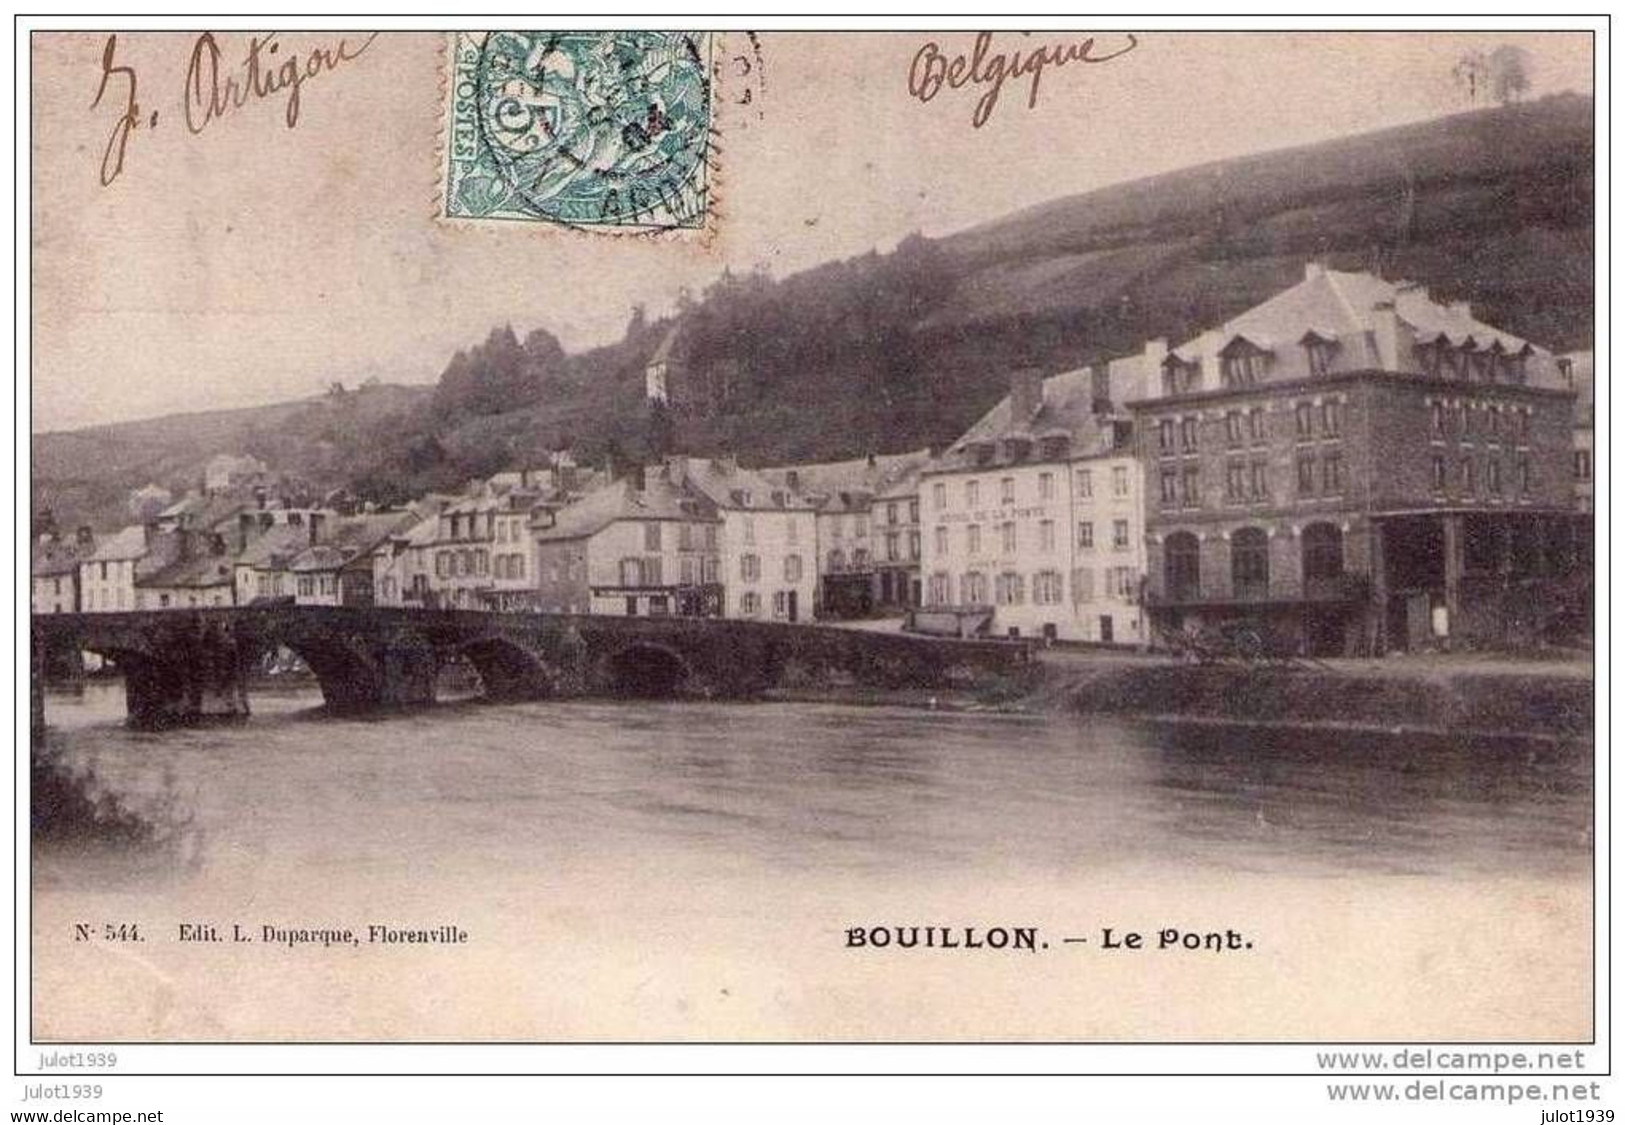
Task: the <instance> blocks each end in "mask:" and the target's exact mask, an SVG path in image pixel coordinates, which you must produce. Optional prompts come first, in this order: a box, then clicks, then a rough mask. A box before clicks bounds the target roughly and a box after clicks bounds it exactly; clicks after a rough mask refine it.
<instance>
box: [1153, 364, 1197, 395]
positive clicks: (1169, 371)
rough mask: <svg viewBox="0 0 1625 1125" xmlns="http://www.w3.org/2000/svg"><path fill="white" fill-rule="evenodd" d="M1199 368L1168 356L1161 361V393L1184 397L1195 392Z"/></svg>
mask: <svg viewBox="0 0 1625 1125" xmlns="http://www.w3.org/2000/svg"><path fill="white" fill-rule="evenodd" d="M1199 375H1200V368H1198V367H1197V365H1196V364H1194V363H1190V362H1187V361H1186V360H1183V359H1180V358H1179V357H1178V356H1177V355H1170V356H1169V357H1168V358H1167V359H1165V360H1163V361H1162V393H1163V394H1165V395H1184V394H1190V393H1191V392H1192V391H1194V390H1196V387H1197V380H1198V378H1199Z"/></svg>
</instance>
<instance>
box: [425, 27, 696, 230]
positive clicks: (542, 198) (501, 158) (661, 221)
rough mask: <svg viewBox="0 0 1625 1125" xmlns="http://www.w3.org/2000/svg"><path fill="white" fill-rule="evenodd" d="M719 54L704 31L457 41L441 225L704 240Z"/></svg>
mask: <svg viewBox="0 0 1625 1125" xmlns="http://www.w3.org/2000/svg"><path fill="white" fill-rule="evenodd" d="M711 52H712V33H710V32H704V31H695V32H688V31H681V32H680V31H486V32H457V33H455V34H454V35H453V36H452V40H451V44H450V55H449V68H448V69H449V73H448V74H447V83H446V99H447V102H446V114H445V121H446V126H445V127H446V130H447V133H446V136H445V138H444V142H445V143H444V147H443V157H444V159H443V162H442V165H441V171H440V174H441V185H440V188H441V190H440V215H441V217H442V218H445V219H451V220H498V221H502V220H506V221H513V222H530V223H549V224H555V225H562V226H571V227H579V228H584V229H591V230H604V231H655V232H658V231H681V230H700V229H703V228H704V227H705V225H706V222H707V219H708V217H709V215H710V211H711V171H712V170H711V168H710V164H709V157H710V155H711V153H710V142H711V132H712V112H713V105H712V93H713V91H712V77H711V76H712V60H711Z"/></svg>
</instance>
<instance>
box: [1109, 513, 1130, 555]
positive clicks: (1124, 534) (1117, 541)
mask: <svg viewBox="0 0 1625 1125" xmlns="http://www.w3.org/2000/svg"><path fill="white" fill-rule="evenodd" d="M1112 549H1113V550H1114V551H1126V550H1128V520H1113V521H1112Z"/></svg>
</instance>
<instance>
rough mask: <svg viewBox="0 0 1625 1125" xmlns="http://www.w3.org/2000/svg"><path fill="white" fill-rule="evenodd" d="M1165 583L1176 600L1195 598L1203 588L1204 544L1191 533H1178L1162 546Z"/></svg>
mask: <svg viewBox="0 0 1625 1125" xmlns="http://www.w3.org/2000/svg"><path fill="white" fill-rule="evenodd" d="M1162 571H1163V582H1164V585H1166V586H1167V592H1168V596H1169V597H1170V598H1174V599H1175V600H1184V599H1189V598H1193V597H1195V596H1196V595H1197V593H1198V592H1199V591H1200V590H1201V588H1202V544H1201V541H1200V540H1198V539H1197V538H1196V536H1195V535H1194V534H1192V533H1191V532H1189V531H1176V532H1174V533H1173V534H1172V535H1170V536H1168V538H1167V540H1166V541H1165V542H1164V543H1163V545H1162Z"/></svg>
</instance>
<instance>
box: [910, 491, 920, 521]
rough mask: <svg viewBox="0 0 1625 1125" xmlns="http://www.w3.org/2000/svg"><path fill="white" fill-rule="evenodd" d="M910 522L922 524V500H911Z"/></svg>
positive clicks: (916, 498)
mask: <svg viewBox="0 0 1625 1125" xmlns="http://www.w3.org/2000/svg"><path fill="white" fill-rule="evenodd" d="M908 522H909V523H919V522H920V500H919V497H917V496H916V497H913V498H911V499H910V500H909V502H908Z"/></svg>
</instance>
